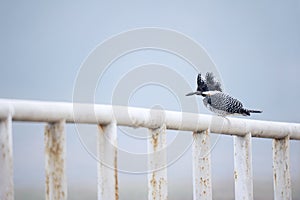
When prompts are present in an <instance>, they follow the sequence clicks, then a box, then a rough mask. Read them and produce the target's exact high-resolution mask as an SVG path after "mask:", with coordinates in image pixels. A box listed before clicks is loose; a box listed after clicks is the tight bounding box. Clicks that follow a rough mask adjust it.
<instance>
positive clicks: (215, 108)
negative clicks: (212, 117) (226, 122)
mask: <svg viewBox="0 0 300 200" xmlns="http://www.w3.org/2000/svg"><path fill="white" fill-rule="evenodd" d="M191 95H201V96H202V97H204V98H203V103H204V106H205V107H206V108H207V109H208V110H210V111H211V112H213V113H215V114H217V115H219V116H223V117H225V116H228V115H236V114H237V115H243V116H250V114H251V113H262V111H261V110H252V109H247V108H244V106H243V104H242V103H241V102H240V101H239V100H237V99H236V98H233V97H231V96H230V95H229V94H226V93H224V92H223V90H222V88H221V83H220V82H219V81H218V80H216V78H215V76H214V74H213V73H212V72H207V73H206V75H205V79H203V78H202V76H201V73H199V74H198V77H197V90H196V91H195V92H190V93H188V94H186V96H191Z"/></svg>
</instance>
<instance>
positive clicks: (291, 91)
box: [0, 0, 300, 198]
mask: <svg viewBox="0 0 300 200" xmlns="http://www.w3.org/2000/svg"><path fill="white" fill-rule="evenodd" d="M0 27H1V28H0V36H1V37H0V44H1V45H0V62H1V67H0V81H1V82H0V83H1V84H0V91H1V95H0V97H1V98H18V99H34V100H49V101H72V92H73V87H74V81H75V78H76V74H77V72H78V70H79V68H80V65H81V64H82V62H83V61H84V60H85V59H86V57H87V56H88V55H89V53H90V52H91V51H92V50H93V49H94V48H95V47H96V46H97V45H98V44H100V43H101V42H103V41H104V40H106V39H108V38H109V37H111V36H112V35H115V34H118V33H120V32H124V31H127V30H129V29H133V28H141V27H161V28H168V29H173V30H175V31H179V32H181V33H183V34H185V35H187V36H189V37H191V38H192V39H194V40H195V41H196V42H198V43H199V44H201V45H202V46H203V47H204V48H205V49H206V51H207V52H208V54H209V56H210V57H211V59H212V60H213V61H214V63H215V64H216V66H217V69H218V71H219V73H220V76H221V78H222V81H223V84H224V86H225V88H226V92H228V93H230V94H232V95H233V96H235V97H237V98H239V99H240V100H242V101H243V102H244V104H245V105H246V106H247V107H249V108H259V109H262V110H263V111H264V112H263V114H261V115H255V116H253V117H252V118H255V119H263V120H273V121H286V122H300V107H299V105H298V103H299V98H300V92H299V88H300V81H299V73H300V1H298V0H294V1H265V0H264V1H251V2H237V1H231V2H228V1H226V2H223V1H219V2H204V1H192V2H183V1H163V2H161V1H152V2H150V1H127V2H125V1H124V2H121V1H119V2H117V1H110V2H109V3H108V2H100V1H90V2H88V3H87V2H85V1H64V2H61V1H51V2H50V1H48V2H43V1H19V2H13V1H1V2H0ZM149 62H153V63H158V62H159V63H163V64H166V65H168V66H169V67H170V69H172V70H174V71H176V72H178V73H179V74H182V76H183V77H185V78H186V81H187V83H189V84H190V86H191V87H195V79H196V73H197V72H195V71H193V69H192V68H191V67H190V66H189V65H188V64H187V63H185V62H183V61H182V60H180V58H178V57H176V56H174V55H170V54H167V53H165V52H157V51H145V52H142V53H140V52H136V53H134V54H131V55H127V56H124V58H123V59H122V60H120V61H118V62H116V63H114V64H113V65H112V67H111V70H110V71H108V73H107V75H106V77H104V79H103V81H104V83H103V84H101V83H100V85H99V86H98V89H97V94H96V101H97V102H98V103H109V98H107V95H106V96H105V94H110V93H109V92H110V88H113V85H114V84H115V82H116V81H118V80H119V79H121V77H122V72H123V70H124V71H125V72H126V70H130V69H131V68H132V67H134V66H136V65H140V64H145V63H149ZM118 66H122V70H118V69H117V68H118ZM123 66H124V67H123ZM166 78H169V79H172V77H170V76H168V75H167V74H166ZM106 86H107V87H106ZM165 92H166V93H164V90H163V89H162V88H159V89H158V88H157V87H154V86H153V87H148V88H147V87H145V88H144V90H139V91H137V92H136V95H135V96H134V97H133V100H132V101H131V102H130V104H131V105H138V106H145V107H151V105H154V104H160V105H162V106H164V107H166V108H168V109H173V110H178V109H179V106H178V104H177V103H176V98H174V95H173V96H172V94H170V93H167V91H165ZM186 92H190V91H182V94H185V93H186ZM99 93H101V94H103V98H102V96H101V95H100V94H99ZM98 95H99V96H98ZM153 95H154V96H155V95H157V96H159V97H160V98H154V97H153ZM175 95H177V96H181V94H175ZM199 101H200V99H199ZM199 105H200V109H201V112H202V111H203V113H209V112H207V111H206V110H205V109H204V108H203V107H201V106H202V105H201V102H200V104H199ZM67 130H68V135H67V137H68V141H67V142H68V150H67V151H68V155H67V156H68V163H67V165H68V178H69V182H70V183H69V186H70V189H72V188H76V186H78V184H79V183H81V184H85V185H92V187H93V190H95V189H96V188H95V186H96V179H95V175H96V173H94V172H95V170H96V165H95V161H94V160H93V159H92V158H90V157H89V156H88V154H87V153H86V152H85V151H84V150H83V148H82V147H81V145H80V143H79V140H78V138H77V136H76V134H75V130H74V127H73V126H72V125H70V126H68V128H67ZM187 138H188V136H187ZM87 140H89V139H88V138H87ZM139 142H140V143H139ZM119 143H120V145H121V146H122V147H126V145H127V144H129V145H128V146H130V148H132V144H136V145H137V149H138V150H141V151H142V148H143V147H145V141H134V140H133V141H132V139H126V138H125V137H123V136H122V135H121V136H120V140H119ZM137 149H136V150H137ZM131 150H132V149H131ZM299 152H300V149H299V142H293V143H292V147H291V162H292V164H293V165H292V166H291V167H292V173H293V175H294V177H295V176H297V180H298V185H299V184H300V183H299V179H300V171H299V165H300V161H299V159H298V160H295V159H296V158H297V157H298V158H299ZM232 153H233V147H232V140H231V137H222V138H221V139H220V141H219V143H218V145H217V146H216V149H215V150H214V151H213V157H212V162H213V164H214V167H213V173H214V174H215V175H214V177H213V178H214V180H215V183H217V182H218V181H219V180H223V179H225V180H226V179H228V178H231V177H232V168H233V158H232ZM30 154H31V155H33V156H31V155H30ZM14 155H15V185H16V187H19V188H21V187H23V186H26V185H27V186H31V185H33V186H35V187H36V188H39V189H38V190H37V191H38V192H39V194H40V195H43V184H44V174H43V173H44V171H43V170H44V161H43V126H42V125H41V124H34V125H29V124H24V123H17V124H15V125H14ZM271 155H272V152H271V141H270V140H262V141H260V140H258V139H254V141H253V168H254V176H255V178H256V180H261V179H265V180H267V181H271V180H272V168H271V167H272V162H271ZM190 167H191V163H190V151H188V152H187V153H186V154H184V156H183V157H182V159H180V160H178V162H177V163H175V164H174V165H172V166H171V167H170V169H169V180H170V195H171V197H175V193H174V191H175V189H176V187H178V186H179V187H181V186H183V185H180V184H179V183H178V180H181V181H179V182H182V183H186V184H190V178H191V168H190ZM185 170H186V171H185ZM84 172H86V173H84ZM120 179H121V181H120V184H122V185H127V186H126V187H129V189H133V188H134V187H136V184H134V183H135V182H138V181H141V182H142V183H143V185H142V186H143V187H140V188H143V189H141V190H142V191H143V192H144V193H145V192H146V190H147V185H146V176H137V175H136V176H130V175H126V174H121V175H120ZM128 181H129V182H128ZM130 181H131V182H130ZM229 182H230V184H228V186H226V187H228V188H227V189H226V190H228V191H229V193H230V195H233V180H230V181H229ZM269 183H270V182H268V184H269ZM176 184H177V185H176ZM188 186H189V187H187V188H185V189H184V192H186V193H187V195H188V196H189V197H190V195H191V191H192V188H191V187H190V185H188ZM121 188H122V186H121ZM254 189H255V191H259V188H258V187H256V186H255V185H254ZM266 191H267V192H268V193H272V182H271V184H269V185H267V186H266ZM215 192H216V195H217V194H218V191H215ZM125 193H126V191H125V190H122V189H121V194H125ZM219 193H221V192H220V191H219ZM294 193H295V195H296V191H294ZM93 195H94V196H95V195H96V194H93ZM143 195H145V194H143ZM143 195H142V197H144V196H143ZM230 195H229V196H230ZM270 195H272V194H270ZM70 196H71V197H74V198H75V197H76V192H75V194H73V195H72V194H70ZM138 197H141V196H138ZM138 197H137V198H138ZM298 197H299V198H300V194H299V191H298Z"/></svg>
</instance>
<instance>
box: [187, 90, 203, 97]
mask: <svg viewBox="0 0 300 200" xmlns="http://www.w3.org/2000/svg"><path fill="white" fill-rule="evenodd" d="M194 94H196V95H200V94H201V92H199V91H196V92H190V93H187V94H186V95H185V96H192V95H194Z"/></svg>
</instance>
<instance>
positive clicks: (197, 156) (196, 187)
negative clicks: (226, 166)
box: [192, 129, 212, 200]
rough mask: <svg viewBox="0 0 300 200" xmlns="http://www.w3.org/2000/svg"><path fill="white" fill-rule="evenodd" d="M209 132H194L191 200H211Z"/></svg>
mask: <svg viewBox="0 0 300 200" xmlns="http://www.w3.org/2000/svg"><path fill="white" fill-rule="evenodd" d="M209 135H210V132H209V129H208V130H205V131H203V132H199V133H197V132H194V133H193V137H194V142H193V146H192V154H193V199H194V200H199V199H207V200H210V199H212V186H211V185H212V183H211V167H210V136H209Z"/></svg>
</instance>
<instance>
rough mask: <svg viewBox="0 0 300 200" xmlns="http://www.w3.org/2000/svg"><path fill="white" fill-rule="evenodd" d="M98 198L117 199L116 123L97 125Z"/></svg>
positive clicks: (103, 199) (101, 199) (100, 199)
mask: <svg viewBox="0 0 300 200" xmlns="http://www.w3.org/2000/svg"><path fill="white" fill-rule="evenodd" d="M98 128H99V133H98V143H97V151H98V164H97V166H98V199H99V200H106V199H112V200H113V199H114V200H118V199H119V191H118V166H117V124H116V123H115V122H112V123H110V124H108V125H105V126H104V125H98Z"/></svg>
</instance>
